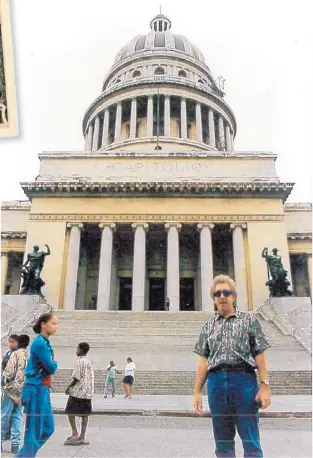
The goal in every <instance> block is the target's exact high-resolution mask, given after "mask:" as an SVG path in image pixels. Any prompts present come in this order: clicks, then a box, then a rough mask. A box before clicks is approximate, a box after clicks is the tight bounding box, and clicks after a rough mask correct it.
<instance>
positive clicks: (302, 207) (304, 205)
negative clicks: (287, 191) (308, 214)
mask: <svg viewBox="0 0 313 458" xmlns="http://www.w3.org/2000/svg"><path fill="white" fill-rule="evenodd" d="M284 210H285V212H297V211H298V212H299V211H300V212H301V211H312V203H310V202H295V203H293V202H290V203H288V202H287V203H285V204H284Z"/></svg>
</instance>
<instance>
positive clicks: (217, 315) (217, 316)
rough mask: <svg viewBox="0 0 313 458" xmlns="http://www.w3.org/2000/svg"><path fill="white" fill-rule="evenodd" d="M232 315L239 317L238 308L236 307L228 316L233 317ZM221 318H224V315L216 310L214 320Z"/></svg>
mask: <svg viewBox="0 0 313 458" xmlns="http://www.w3.org/2000/svg"><path fill="white" fill-rule="evenodd" d="M232 316H234V317H236V318H238V310H237V309H235V311H234V313H233V314H232V315H230V316H229V317H228V318H231V317H232ZM220 318H224V317H223V315H220V314H219V313H218V312H215V318H214V321H218V320H219V319H220Z"/></svg>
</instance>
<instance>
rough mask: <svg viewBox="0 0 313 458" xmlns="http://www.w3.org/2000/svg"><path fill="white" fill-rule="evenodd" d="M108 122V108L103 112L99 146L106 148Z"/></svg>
mask: <svg viewBox="0 0 313 458" xmlns="http://www.w3.org/2000/svg"><path fill="white" fill-rule="evenodd" d="M109 121H110V112H109V108H105V110H104V120H103V131H102V142H101V146H107V144H108V137H109Z"/></svg>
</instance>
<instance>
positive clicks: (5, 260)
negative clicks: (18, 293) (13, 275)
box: [1, 253, 9, 294]
mask: <svg viewBox="0 0 313 458" xmlns="http://www.w3.org/2000/svg"><path fill="white" fill-rule="evenodd" d="M8 266H9V253H1V294H4V293H5V286H6V282H7V277H8Z"/></svg>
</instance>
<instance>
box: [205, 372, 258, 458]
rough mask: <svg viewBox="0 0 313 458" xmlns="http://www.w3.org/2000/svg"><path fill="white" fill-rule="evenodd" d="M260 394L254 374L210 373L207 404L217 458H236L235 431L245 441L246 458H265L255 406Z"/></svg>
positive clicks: (243, 443)
mask: <svg viewBox="0 0 313 458" xmlns="http://www.w3.org/2000/svg"><path fill="white" fill-rule="evenodd" d="M257 392H258V385H257V381H256V375H255V374H254V373H249V372H212V373H210V372H209V374H208V400H209V407H210V411H211V415H212V423H213V433H214V439H215V445H216V448H215V454H216V456H217V457H227V458H234V457H236V454H235V434H236V430H237V431H238V434H239V436H240V439H241V441H242V446H243V449H244V457H245V458H247V457H258V458H259V457H263V453H262V449H261V446H260V435H259V415H258V410H257V405H256V402H255V397H256V395H257Z"/></svg>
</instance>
